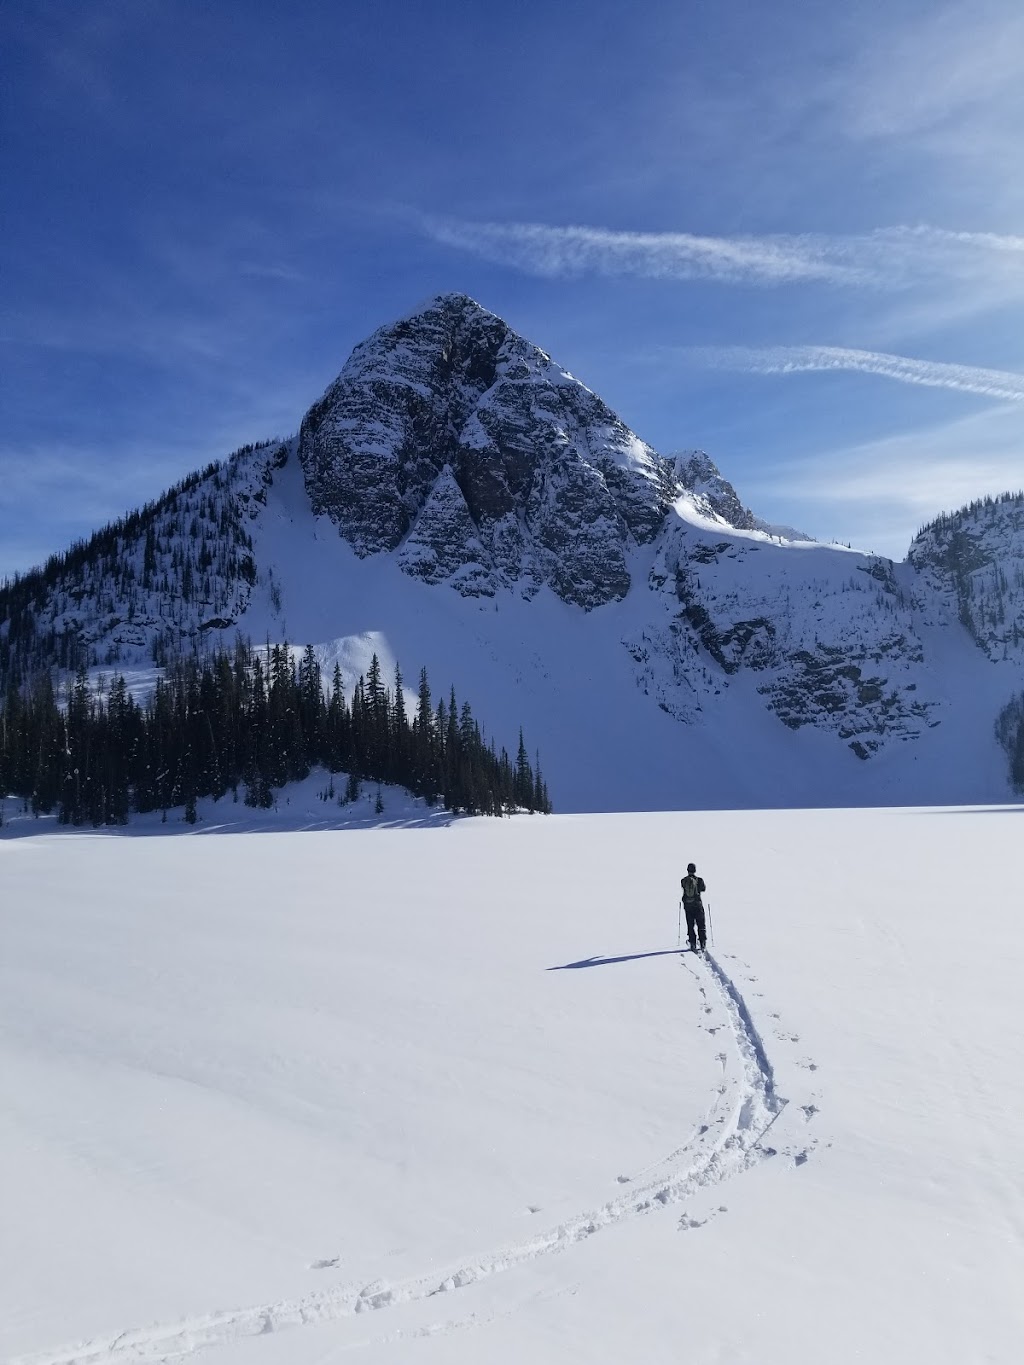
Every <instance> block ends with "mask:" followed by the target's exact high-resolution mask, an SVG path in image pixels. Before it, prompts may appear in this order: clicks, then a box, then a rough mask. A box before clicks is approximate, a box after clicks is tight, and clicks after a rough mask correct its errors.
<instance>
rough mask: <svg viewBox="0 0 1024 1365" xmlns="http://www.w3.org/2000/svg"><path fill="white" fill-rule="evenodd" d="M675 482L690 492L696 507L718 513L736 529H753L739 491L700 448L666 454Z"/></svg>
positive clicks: (748, 511) (750, 517)
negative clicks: (670, 463)
mask: <svg viewBox="0 0 1024 1365" xmlns="http://www.w3.org/2000/svg"><path fill="white" fill-rule="evenodd" d="M669 459H670V460H671V462H672V472H673V475H674V477H675V479H676V480H677V482H678V483H679V484H680V485H681V486H682V487H683V488H685V489H686V490H687V492H689V493H691V494H692V495H693V497H694V499H695V501H696V502H697V505H698V507H701V508H702V509H706V510H708V511H711V512H713V513H714V514H715V516H719V517H721V518H722V520H723V521H724V522H726V523H728V525H730V526H735V527H736V529H737V530H739V531H750V530H753V529H754V527H755V526H756V525H757V518H756V517H755V516H754V514H753V512H751V511H750V509H749V508H748V507H744V506H743V503H742V502H740V498H739V494H738V493H737V492H736V490H735V488H733V486H732V484H731V483H730V482H729V480H728V479H726V478H724V477H723V475H722V472H721V470H720V469H719V468H718V466H717V465H716V464H715V462H714V460H712V459H711V457H710V455H706V454H705V453H704V451H703V450H683V451H677V452H676V453H675V454H674V455H670V456H669Z"/></svg>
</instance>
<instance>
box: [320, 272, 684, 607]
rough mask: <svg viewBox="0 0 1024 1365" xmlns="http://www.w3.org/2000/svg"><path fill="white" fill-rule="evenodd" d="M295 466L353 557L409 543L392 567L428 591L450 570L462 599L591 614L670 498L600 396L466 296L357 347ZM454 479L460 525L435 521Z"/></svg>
mask: <svg viewBox="0 0 1024 1365" xmlns="http://www.w3.org/2000/svg"><path fill="white" fill-rule="evenodd" d="M299 458H300V461H301V463H302V467H303V471H304V474H305V479H306V486H307V489H308V491H309V495H310V499H311V502H312V504H313V507H314V510H315V511H316V512H318V513H321V514H324V515H326V516H328V517H329V518H330V519H331V520H332V521H333V522H334V523H335V525H336V526H337V527H338V530H339V532H340V533H341V534H342V535H343V536H344V537H345V538H346V539H347V540H348V541H349V542H350V543H351V544H352V546H353V547H354V549H355V550H356V552H357V553H358V554H360V555H363V556H365V555H369V554H374V553H379V552H382V551H392V550H396V549H398V547H399V546H401V545H402V543H403V541H405V540H406V538H407V537H409V536H410V535H411V536H412V544H411V546H410V547H409V548H408V550H406V551H403V553H402V554H401V555H400V562H401V563H402V565H403V567H404V568H405V569H406V571H407V572H409V573H413V574H417V573H425V574H429V580H428V581H431V582H434V581H440V580H438V579H437V577H436V575H437V573H438V572H439V571H440V566H442V565H444V564H453V565H455V567H454V568H453V569H452V570H451V573H450V574H446V575H445V577H446V578H451V580H452V582H453V585H454V586H456V587H458V588H459V589H460V591H463V592H466V593H484V594H487V593H493V592H494V591H496V590H497V589H498V587H500V586H503V585H504V586H507V585H512V584H515V585H517V586H518V587H519V589H520V590H521V591H523V592H524V593H525V594H526V595H531V594H532V593H534V592H536V591H537V589H538V588H539V587H540V585H541V584H543V583H547V584H548V585H549V586H550V587H551V588H552V589H553V590H554V591H555V592H556V593H557V594H558V595H559V596H560V597H562V598H563V599H564V600H565V601H567V602H572V603H574V604H576V605H578V606H583V607H586V608H590V607H595V606H598V605H600V604H601V603H603V602H608V601H612V600H615V599H617V598H621V597H623V596H624V595H625V593H626V592H627V591H628V590H629V587H630V576H629V571H628V568H627V564H626V559H627V555H628V551H629V549H630V547H631V546H633V545H637V544H646V543H649V542H650V541H651V540H653V539H654V537H655V536H656V535H657V533H658V531H659V529H660V527H661V525H662V522H663V520H664V517H665V514H666V512H667V510H668V507H669V506H670V504H671V499H672V496H673V493H674V491H675V481H674V479H673V476H672V472H671V466H670V465H669V463H668V462H667V461H665V460H663V459H662V458H661V457H660V456H658V455H657V454H656V453H655V452H654V451H653V450H652V449H651V448H650V446H648V445H646V444H645V443H644V442H643V441H641V440H640V439H639V438H638V437H637V436H635V435H634V434H633V432H631V431H630V430H629V428H628V427H626V426H625V424H624V423H623V422H622V421H621V420H620V419H619V418H618V417H617V416H616V415H615V413H613V412H612V411H611V409H610V408H608V407H607V406H606V405H605V404H604V403H603V402H602V401H601V399H600V398H598V397H597V395H596V394H594V393H592V392H591V390H590V389H588V388H587V387H586V386H585V385H584V384H581V383H580V382H579V380H577V379H575V378H574V377H573V376H572V375H571V374H569V373H568V372H567V371H566V370H563V369H562V368H561V367H560V366H558V365H557V364H555V362H554V361H553V360H552V359H551V357H550V356H549V355H548V354H547V353H546V352H545V351H542V350H541V349H540V348H539V347H538V346H535V345H533V344H532V343H531V342H529V341H526V340H525V339H524V338H522V337H520V336H518V335H517V334H516V333H515V332H514V331H512V329H511V328H510V327H509V326H508V324H507V323H505V322H503V321H502V320H501V319H500V318H498V317H496V316H495V314H493V313H489V312H488V311H487V310H486V309H484V308H482V307H481V306H480V305H479V304H478V303H476V302H475V301H474V300H472V299H470V298H469V297H468V296H466V295H464V294H444V295H440V296H438V297H437V298H435V299H432V300H431V301H430V302H429V303H428V304H427V305H426V306H425V307H424V308H423V309H422V310H420V311H419V312H417V313H414V314H411V315H409V316H407V317H405V318H402V319H400V320H399V321H398V322H395V323H392V324H390V325H389V326H387V327H382V328H380V329H379V330H378V331H377V332H375V333H374V334H373V335H372V336H371V337H369V338H368V339H367V340H366V341H365V342H363V343H361V344H360V345H359V346H357V347H356V348H355V350H354V351H353V352H352V355H351V357H350V358H349V360H348V361H347V362H346V364H345V366H344V368H343V369H342V371H341V374H340V375H339V376H338V378H337V379H336V380H335V382H334V383H333V384H332V385H331V386H330V388H329V389H328V390H327V392H326V393H325V394H324V396H323V398H322V399H320V401H319V402H318V403H316V404H314V406H313V407H312V408H311V409H310V410H309V412H308V413H307V414H306V417H305V418H304V420H303V422H302V427H301V430H300V435H299ZM453 482H454V484H455V485H456V486H457V488H458V490H459V492H460V493H461V497H462V500H463V501H464V504H465V512H466V513H467V514H468V518H469V520H468V522H467V521H466V520H465V517H464V516H459V517H457V518H456V519H455V521H454V522H453V521H452V519H451V517H450V516H446V517H439V513H440V509H441V507H442V505H443V504H451V505H452V507H450V508H449V510H452V508H453V507H454V502H455V501H456V500H455V499H454V493H453V489H452V483H453ZM442 535H444V536H446V537H448V538H447V539H446V543H445V544H444V545H442V544H441V536H442ZM452 535H454V536H455V538H456V539H455V541H454V542H453V541H452V539H451V536H452ZM456 561H458V562H456ZM462 565H465V566H469V565H473V566H475V568H474V571H473V572H470V573H459V572H458V569H459V567H461V566H462Z"/></svg>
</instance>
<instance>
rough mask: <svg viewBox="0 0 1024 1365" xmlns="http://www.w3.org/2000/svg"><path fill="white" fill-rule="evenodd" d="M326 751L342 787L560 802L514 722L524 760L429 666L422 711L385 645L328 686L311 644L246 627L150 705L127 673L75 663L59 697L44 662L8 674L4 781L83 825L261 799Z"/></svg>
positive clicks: (173, 673)
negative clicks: (436, 695) (25, 681)
mask: <svg viewBox="0 0 1024 1365" xmlns="http://www.w3.org/2000/svg"><path fill="white" fill-rule="evenodd" d="M317 765H322V766H323V767H325V768H327V769H328V770H329V771H331V772H333V773H338V772H344V773H347V774H348V778H347V783H346V789H345V797H343V799H354V798H355V796H357V795H358V792H359V784H360V782H361V781H364V780H371V781H375V782H386V783H395V784H397V785H400V786H403V787H406V788H408V790H409V791H411V792H412V793H413V794H414V795H417V796H422V797H424V798H425V799H426V800H427V801H428V802H429V803H430V804H434V803H436V802H438V801H440V802H442V803H443V805H444V807H445V808H446V809H447V810H451V811H465V812H467V813H469V814H483V815H501V814H503V813H506V812H509V811H512V810H517V809H518V810H528V811H542V812H545V813H547V812H549V811H550V810H551V802H550V800H549V798H548V792H547V786H546V783H545V782H544V780H543V778H542V776H541V772H540V765H539V760H538V762H537V764H536V765H534V764H531V762H530V760H529V756H528V753H527V750H526V746H525V743H524V741H523V736H522V731H520V734H519V747H518V751H517V753H516V757H515V759H514V760H513V759H511V758H510V757H509V755H508V753H507V751H506V750H505V749H501V750H500V751H499V750H497V749H496V748H495V745H494V742H493V740H492V741H490V742H488V741H487V740H486V739H485V737H484V735H483V733H482V732H481V729H480V726H479V724H478V723H477V721H476V720H475V719H474V717H473V713H472V710H471V709H470V706H469V703H468V702H463V703H462V705H461V706H460V705H459V703H458V702H457V700H456V696H455V690H454V688H452V689H451V691H450V693H449V696H448V700H447V701H445V700H444V699H443V698H442V699H441V700H439V701H438V702H437V704H436V706H435V705H434V703H433V699H432V697H431V691H430V683H429V681H428V678H427V672H426V669H423V670H422V671H421V673H420V679H419V688H418V691H417V693H416V697H415V702H414V705H413V707H412V714H411V715H410V714H409V710H408V709H407V704H406V695H405V688H404V684H403V680H402V675H401V671H400V670H396V674H395V680H394V687H393V689H392V688H388V687H386V686H385V684H384V680H383V678H382V675H381V667H380V662H379V660H378V659H377V656H376V655H374V656H373V659H372V661H371V664H370V667H369V670H368V672H367V673H366V675H365V676H364V677H360V679H359V681H358V682H357V683H356V685H355V688H354V690H353V693H352V696H351V698H350V699H349V698H346V696H345V689H344V686H343V682H342V675H341V669H340V667H339V666H338V665H335V668H334V673H333V677H332V680H331V685H330V688H329V689H327V690H326V691H325V689H324V686H323V679H322V677H321V669H320V665H319V663H318V662H317V659H316V656H315V654H314V651H313V649H312V647H311V646H307V647H306V649H305V651H304V652H303V653H302V655H301V657H300V658H299V659H298V662H296V660H295V657H294V655H293V652H292V650H291V649H289V648H288V646H287V645H274V646H270V645H269V644H268V645H267V647H266V648H265V649H260V650H255V649H253V648H252V647H251V645H249V644H247V643H244V642H241V641H240V642H238V643H237V644H236V646H235V648H234V650H233V651H223V650H221V651H218V652H216V653H214V654H212V655H211V656H210V657H209V658H206V659H203V660H198V659H194V658H189V659H179V660H178V661H176V662H175V663H174V664H173V665H171V666H170V667H169V668H168V669H167V670H166V672H165V674H164V676H163V677H161V678H160V679H159V681H158V682H157V684H156V687H155V689H154V691H153V694H152V696H151V697H150V699H149V700H148V701H147V702H146V703H145V705H139V704H138V703H136V702H135V701H134V700H133V698H132V696H131V694H130V692H129V691H128V687H127V684H126V683H125V680H124V678H123V677H122V676H120V675H118V676H115V677H114V678H113V680H112V681H111V682H110V683H109V685H108V686H106V687H105V688H103V689H97V688H96V687H95V686H94V685H92V684H91V683H90V680H89V677H88V675H87V674H86V671H85V670H84V668H83V669H80V670H79V672H78V674H77V676H76V678H75V681H74V682H73V684H71V685H70V687H69V689H68V692H67V696H66V698H65V699H64V705H61V704H60V702H59V700H58V697H57V695H56V694H55V692H54V687H53V683H52V680H51V677H50V674H49V673H43V674H41V675H40V676H39V677H38V678H37V679H36V681H35V682H34V683H33V685H32V686H31V687H30V688H28V689H27V690H24V691H23V690H19V689H16V688H12V689H11V690H10V691H9V692H8V695H7V698H6V701H5V702H4V704H3V707H2V709H0V794H2V793H4V792H7V793H9V794H14V795H17V796H20V797H23V798H24V799H26V800H27V801H29V802H30V803H31V806H32V809H33V810H34V811H36V812H38V813H49V812H52V811H54V810H56V811H57V812H58V815H59V818H60V820H61V821H63V822H66V823H69V824H74V825H81V824H91V825H109V824H115V825H116V824H124V823H126V822H127V820H128V817H129V814H130V813H131V812H132V811H139V812H141V811H153V810H164V811H167V810H169V809H172V808H176V807H184V811H185V819H186V820H188V821H189V822H194V821H195V819H196V801H197V799H198V798H199V797H211V796H212V797H214V798H220V797H222V796H224V795H225V794H226V793H227V792H228V791H233V792H234V793H236V794H237V791H238V788H239V786H241V787H243V788H244V799H245V801H246V803H247V804H249V805H252V806H262V807H269V806H272V805H273V804H274V794H273V791H274V788H275V787H281V786H283V785H284V784H285V783H287V782H291V781H295V780H297V779H300V778H303V777H306V776H307V775H308V774H309V772H310V770H311V769H312V768H313V767H314V766H317Z"/></svg>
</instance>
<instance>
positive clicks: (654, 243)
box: [421, 217, 1024, 293]
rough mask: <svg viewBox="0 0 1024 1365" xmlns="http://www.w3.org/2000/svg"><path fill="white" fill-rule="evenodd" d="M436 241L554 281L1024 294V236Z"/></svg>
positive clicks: (543, 231) (593, 234) (514, 236)
mask: <svg viewBox="0 0 1024 1365" xmlns="http://www.w3.org/2000/svg"><path fill="white" fill-rule="evenodd" d="M421 225H422V228H423V230H424V231H425V233H426V234H427V235H428V236H429V237H430V238H432V239H433V240H434V241H436V242H440V243H442V244H443V245H445V246H451V247H455V248H458V249H460V250H463V251H468V252H471V253H472V254H473V255H476V256H479V257H482V258H483V259H484V260H487V261H491V262H494V263H497V264H500V265H507V266H511V267H513V268H515V269H518V270H522V271H524V272H526V273H528V274H532V275H539V276H543V277H547V278H560V277H565V276H583V275H604V276H615V275H629V276H637V277H642V278H647V279H669V280H701V279H703V280H716V281H719V282H720V283H723V284H745V285H762V286H771V285H782V284H799V283H819V284H832V285H847V286H858V285H860V286H869V287H874V288H882V289H885V288H890V289H900V288H909V287H911V286H913V285H914V284H916V283H919V282H922V281H924V280H926V279H934V278H935V277H936V276H939V277H943V278H945V279H950V278H954V279H957V280H961V281H964V280H968V281H969V280H989V281H990V280H992V278H993V277H999V279H1000V280H1002V281H1003V282H1005V284H1006V285H1007V287H1009V288H1015V289H1017V290H1019V291H1020V292H1021V293H1024V237H1018V236H1011V235H1003V234H998V233H991V232H956V231H949V230H946V229H942V228H934V227H929V226H925V225H922V226H910V227H907V226H897V227H891V228H879V229H878V230H877V231H874V232H870V233H862V234H850V235H835V236H829V235H827V234H821V233H792V234H785V233H776V234H766V235H762V236H734V237H719V236H704V235H698V234H695V233H689V232H620V231H614V230H612V229H609V228H602V227H586V226H573V227H558V226H552V225H550V224H544V223H520V222H510V223H499V222H474V221H470V220H466V219H458V218H439V217H424V218H423V219H421Z"/></svg>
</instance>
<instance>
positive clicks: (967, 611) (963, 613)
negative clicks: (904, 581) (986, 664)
mask: <svg viewBox="0 0 1024 1365" xmlns="http://www.w3.org/2000/svg"><path fill="white" fill-rule="evenodd" d="M907 559H908V561H909V563H911V564H912V565H913V566H914V568H915V569H916V570H917V572H918V578H919V584H918V587H917V590H916V594H915V596H916V599H917V601H918V603H919V605H920V608H921V610H922V612H925V613H927V614H928V617H929V619H937V620H942V619H943V618H944V617H945V618H946V619H956V620H959V621H960V622H961V624H963V625H964V626H966V628H967V629H968V630H969V631H970V633H971V634H972V635H973V636H974V639H975V641H976V642H977V644H978V646H979V647H980V648H981V649H983V650H984V651H985V653H986V654H987V655H988V656H989V658H991V659H1022V658H1024V494H1022V493H1016V494H1010V493H1007V494H1004V495H1003V496H1002V497H999V498H984V499H982V500H980V501H978V502H974V503H971V504H970V505H969V506H968V507H963V508H961V510H960V511H959V512H953V513H950V514H948V515H945V516H941V517H939V518H937V519H936V520H935V521H933V522H931V523H930V524H929V525H928V526H926V527H924V529H923V530H922V531H920V532H919V533H918V535H917V536H916V537H915V539H914V542H913V544H912V545H911V547H910V552H909V554H908V555H907Z"/></svg>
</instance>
